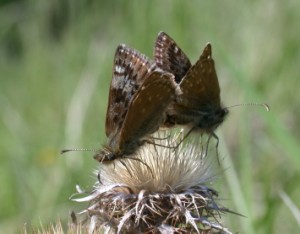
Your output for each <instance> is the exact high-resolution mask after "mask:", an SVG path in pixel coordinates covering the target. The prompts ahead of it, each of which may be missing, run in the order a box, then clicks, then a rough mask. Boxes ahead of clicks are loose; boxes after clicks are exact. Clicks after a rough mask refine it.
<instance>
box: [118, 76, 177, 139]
mask: <svg viewBox="0 0 300 234" xmlns="http://www.w3.org/2000/svg"><path fill="white" fill-rule="evenodd" d="M175 90H176V83H175V81H174V76H173V75H172V74H170V73H166V72H164V73H162V71H154V72H152V73H151V74H150V75H149V77H147V79H145V81H144V83H143V85H142V86H141V87H140V89H139V90H138V91H137V93H136V94H135V96H134V98H133V100H132V101H131V103H130V106H129V108H128V113H127V115H126V118H125V120H124V124H123V126H122V130H121V135H120V145H124V144H125V145H126V144H128V143H130V142H132V141H136V140H137V139H141V138H143V137H145V136H147V135H149V134H151V133H153V132H155V131H156V130H158V128H159V126H160V125H161V124H162V122H163V121H164V120H165V111H166V108H167V106H168V105H169V104H170V102H171V101H172V100H173V99H174V97H175Z"/></svg>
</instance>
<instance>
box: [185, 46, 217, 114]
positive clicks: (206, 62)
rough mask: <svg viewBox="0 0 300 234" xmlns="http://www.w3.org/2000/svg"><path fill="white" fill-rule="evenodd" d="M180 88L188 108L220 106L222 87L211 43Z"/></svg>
mask: <svg viewBox="0 0 300 234" xmlns="http://www.w3.org/2000/svg"><path fill="white" fill-rule="evenodd" d="M179 86H180V89H181V91H182V95H181V97H182V99H183V101H184V105H185V107H186V108H190V109H201V108H202V107H205V106H208V105H210V106H211V105H212V106H217V107H219V106H220V86H219V82H218V77H217V73H216V69H215V65H214V60H213V59H212V53H211V45H210V44H209V43H208V44H207V45H206V46H205V48H204V50H203V52H202V54H201V56H200V58H199V60H198V61H197V62H196V64H195V65H193V66H192V67H191V69H190V70H189V71H188V73H187V74H186V76H185V77H184V78H183V79H182V81H181V83H180V84H179Z"/></svg>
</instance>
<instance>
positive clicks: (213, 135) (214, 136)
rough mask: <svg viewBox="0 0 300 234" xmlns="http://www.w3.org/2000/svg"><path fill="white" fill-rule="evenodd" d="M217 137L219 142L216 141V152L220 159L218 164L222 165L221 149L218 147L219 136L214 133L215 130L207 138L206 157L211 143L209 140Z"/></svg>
mask: <svg viewBox="0 0 300 234" xmlns="http://www.w3.org/2000/svg"><path fill="white" fill-rule="evenodd" d="M212 137H213V138H215V139H216V141H217V143H216V153H217V160H218V164H219V166H220V165H221V163H220V159H219V151H218V148H219V137H218V136H217V135H216V134H215V133H214V132H211V133H210V134H209V137H208V139H207V143H206V149H205V157H206V156H207V153H208V145H209V141H210V139H211V138H212Z"/></svg>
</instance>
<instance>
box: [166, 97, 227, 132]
mask: <svg viewBox="0 0 300 234" xmlns="http://www.w3.org/2000/svg"><path fill="white" fill-rule="evenodd" d="M227 114H228V110H227V108H223V107H222V106H213V105H206V106H204V107H201V109H198V108H195V109H194V108H186V105H180V104H178V103H174V104H173V105H171V106H170V108H169V109H168V111H167V118H166V121H165V122H164V127H173V126H175V125H190V126H191V127H194V128H195V129H201V130H202V131H204V132H212V131H214V130H215V129H216V128H217V127H218V126H219V125H220V124H222V122H223V121H224V119H225V117H226V116H227Z"/></svg>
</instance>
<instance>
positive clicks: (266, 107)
mask: <svg viewBox="0 0 300 234" xmlns="http://www.w3.org/2000/svg"><path fill="white" fill-rule="evenodd" d="M237 106H261V107H264V108H265V109H266V111H270V106H269V105H268V104H266V103H255V102H250V103H243V104H236V105H233V106H228V107H226V108H227V109H229V108H232V107H237Z"/></svg>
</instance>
